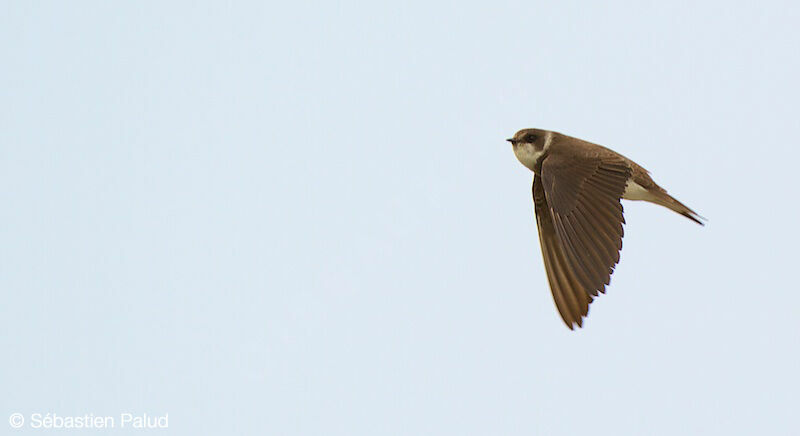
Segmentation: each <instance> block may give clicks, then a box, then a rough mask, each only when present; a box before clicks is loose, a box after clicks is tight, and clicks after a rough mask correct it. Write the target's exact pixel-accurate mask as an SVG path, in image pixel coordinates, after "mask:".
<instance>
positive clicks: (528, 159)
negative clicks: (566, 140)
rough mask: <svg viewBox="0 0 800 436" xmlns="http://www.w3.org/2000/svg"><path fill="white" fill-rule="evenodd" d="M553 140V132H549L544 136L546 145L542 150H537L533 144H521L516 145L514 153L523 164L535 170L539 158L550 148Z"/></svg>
mask: <svg viewBox="0 0 800 436" xmlns="http://www.w3.org/2000/svg"><path fill="white" fill-rule="evenodd" d="M551 142H553V132H547V133H546V134H545V137H544V147H543V148H542V149H541V150H540V151H536V150H535V149H534V148H533V145H532V144H519V145H518V146H516V147H514V155H515V156H517V160H519V161H520V163H521V164H522V165H525V166H526V167H528V169H529V170H531V171H533V168H534V167H535V166H536V163H537V162H539V158H540V157H542V155H543V154H544V152H546V151H547V149H548V148H550V143H551Z"/></svg>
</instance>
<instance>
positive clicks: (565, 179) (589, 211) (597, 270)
mask: <svg viewBox="0 0 800 436" xmlns="http://www.w3.org/2000/svg"><path fill="white" fill-rule="evenodd" d="M508 141H509V142H511V143H512V144H513V147H514V154H515V155H516V156H517V159H518V160H519V161H520V162H521V163H522V164H523V165H524V166H526V167H527V168H529V169H530V170H531V171H533V172H534V180H533V199H534V205H535V210H536V222H537V226H538V229H539V239H540V243H541V246H542V256H543V258H544V264H545V270H546V272H547V277H548V280H549V282H550V289H551V291H552V292H553V298H554V299H555V303H556V307H557V308H558V311H559V313H560V314H561V317H562V319H563V320H564V322H565V323H566V324H567V326H568V327H569V328H570V329H572V328H573V326H574V324H577V325H578V326H579V327H580V326H582V320H583V317H585V316H586V315H587V314H588V311H589V303H591V302H592V300H593V297H595V296H597V295H598V292H605V286H606V285H608V284H609V282H610V279H611V274H612V273H613V271H614V267H615V266H616V264H617V263H618V262H619V251H620V250H621V249H622V236H623V229H622V225H623V223H624V222H625V218H624V217H623V209H622V204H621V203H620V200H621V199H627V200H643V201H649V202H651V203H655V204H659V205H661V206H665V207H667V208H669V209H671V210H673V211H675V212H677V213H680V214H681V215H683V216H685V217H687V218H689V219H691V220H692V221H694V222H696V223H698V224H701V225H702V224H703V223H702V221H701V217H700V216H699V215H697V213H695V212H694V211H693V210H691V209H689V208H688V207H686V206H685V205H684V204H682V203H681V202H679V201H678V200H676V199H674V198H673V197H672V196H670V195H669V194H668V193H667V191H666V190H664V189H663V188H661V187H660V186H658V184H656V183H655V182H654V181H653V179H652V178H651V177H650V175H649V173H648V171H647V170H645V169H644V168H642V167H641V166H640V165H638V164H637V163H636V162H634V161H632V160H630V159H628V158H626V157H625V156H622V155H621V154H619V153H616V152H615V151H612V150H610V149H608V148H605V147H603V146H601V145H597V144H593V143H591V142H587V141H583V140H581V139H578V138H573V137H571V136H567V135H563V134H560V133H557V132H551V131H548V130H540V129H523V130H520V131H519V132H517V133H516V134H515V135H514V137H513V138H511V139H509V140H508Z"/></svg>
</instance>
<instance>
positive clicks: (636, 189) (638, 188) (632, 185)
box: [622, 177, 653, 201]
mask: <svg viewBox="0 0 800 436" xmlns="http://www.w3.org/2000/svg"><path fill="white" fill-rule="evenodd" d="M652 197H653V194H651V193H650V192H649V191H648V190H647V189H644V187H642V185H640V184H638V183H636V182H634V181H633V178H632V177H631V178H630V179H628V183H627V184H626V185H625V192H623V193H622V198H624V199H626V200H645V201H646V200H650V199H651V198H652Z"/></svg>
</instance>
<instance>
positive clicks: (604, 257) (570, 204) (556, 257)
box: [533, 155, 631, 329]
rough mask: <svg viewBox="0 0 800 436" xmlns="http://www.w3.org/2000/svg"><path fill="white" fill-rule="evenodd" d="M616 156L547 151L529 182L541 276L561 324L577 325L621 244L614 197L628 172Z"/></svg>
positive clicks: (617, 200) (607, 278) (619, 210)
mask: <svg viewBox="0 0 800 436" xmlns="http://www.w3.org/2000/svg"><path fill="white" fill-rule="evenodd" d="M630 172H631V170H630V167H629V166H628V165H627V164H626V163H625V161H624V160H623V159H622V158H621V157H616V156H610V157H609V156H602V157H600V156H598V157H587V158H584V159H580V160H576V159H575V158H574V156H573V157H571V158H569V159H564V158H560V157H559V156H558V155H550V156H548V157H547V158H545V160H544V162H543V163H542V170H541V176H536V177H535V178H534V181H533V199H534V204H535V208H536V221H537V225H538V228H539V240H540V243H541V246H542V257H543V258H544V264H545V270H546V271H547V278H548V280H549V282H550V289H551V291H552V292H553V298H554V299H555V303H556V307H557V308H558V311H559V313H560V314H561V317H562V318H563V319H564V322H565V323H566V324H567V326H568V327H569V328H570V329H572V328H573V325H574V324H577V325H578V327H581V326H582V324H583V322H582V318H583V317H585V316H586V314H587V313H588V312H589V303H591V302H592V298H593V296H597V295H598V292H605V286H606V285H607V284H608V283H609V282H610V280H611V274H612V273H613V272H614V266H615V265H616V264H617V262H619V251H620V250H621V249H622V236H623V229H622V224H623V223H624V222H625V218H624V217H623V215H622V212H623V210H622V204H620V198H621V197H622V193H623V192H624V191H625V184H626V183H627V180H628V177H629V176H630Z"/></svg>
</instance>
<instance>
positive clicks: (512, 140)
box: [506, 138, 517, 144]
mask: <svg viewBox="0 0 800 436" xmlns="http://www.w3.org/2000/svg"><path fill="white" fill-rule="evenodd" d="M506 141H508V142H510V143H512V144H514V143H516V142H517V141H514V138H508V139H506Z"/></svg>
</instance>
